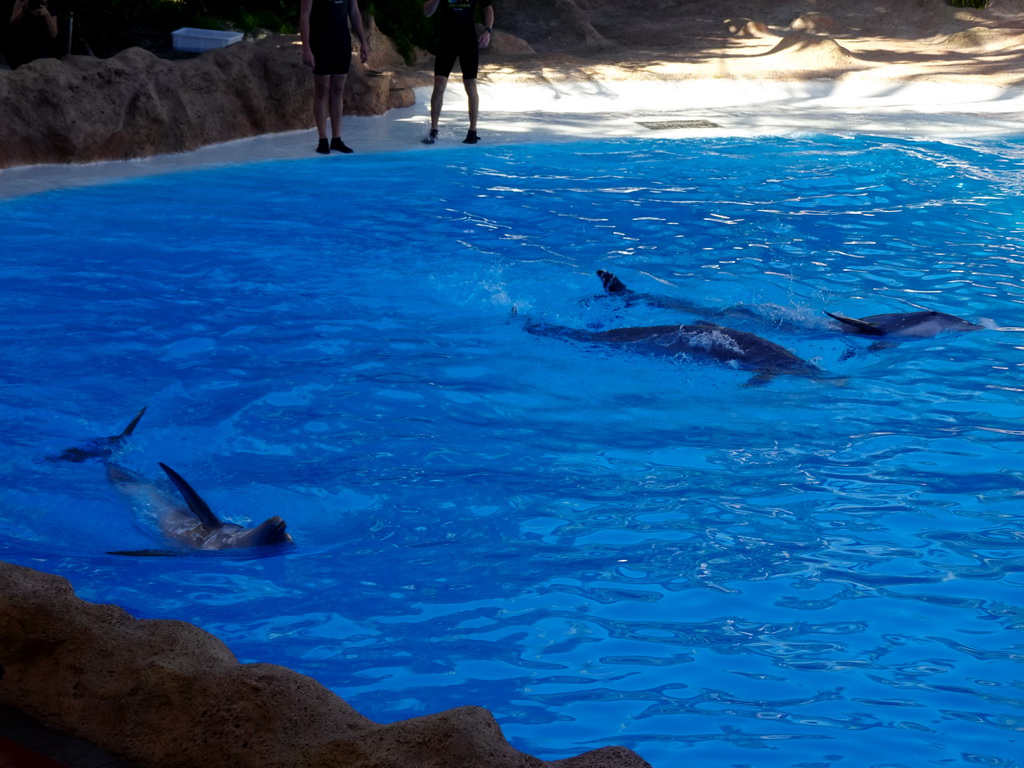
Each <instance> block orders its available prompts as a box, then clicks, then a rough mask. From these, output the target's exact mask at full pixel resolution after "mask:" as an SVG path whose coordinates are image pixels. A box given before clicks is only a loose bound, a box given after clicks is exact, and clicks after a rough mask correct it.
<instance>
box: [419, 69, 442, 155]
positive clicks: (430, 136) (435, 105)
mask: <svg viewBox="0 0 1024 768" xmlns="http://www.w3.org/2000/svg"><path fill="white" fill-rule="evenodd" d="M447 87H448V78H447V77H443V76H442V75H434V90H433V91H432V92H431V94H430V130H429V131H428V132H427V135H426V136H424V137H423V143H424V144H433V143H434V142H435V141H437V126H438V123H439V122H440V120H441V107H442V106H443V105H444V91H445V88H447Z"/></svg>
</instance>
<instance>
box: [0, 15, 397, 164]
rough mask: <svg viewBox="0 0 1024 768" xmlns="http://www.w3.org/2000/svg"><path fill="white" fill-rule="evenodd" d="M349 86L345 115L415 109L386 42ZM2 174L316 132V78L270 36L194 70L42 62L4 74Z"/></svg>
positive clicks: (195, 61) (126, 58)
mask: <svg viewBox="0 0 1024 768" xmlns="http://www.w3.org/2000/svg"><path fill="white" fill-rule="evenodd" d="M370 34H371V35H372V36H373V40H372V42H373V44H374V48H375V49H376V52H375V54H374V58H373V59H372V60H371V61H370V62H369V66H367V67H364V66H362V65H361V64H360V63H359V61H358V58H356V60H355V61H354V62H353V69H352V72H351V74H350V75H349V78H348V83H347V92H346V99H345V101H346V104H345V107H346V112H347V113H349V114H356V115H380V114H384V112H386V111H387V110H389V109H392V108H395V107H407V106H411V105H412V104H413V92H412V87H411V85H412V82H411V80H410V79H409V76H408V75H407V74H405V75H403V74H402V73H401V72H398V71H395V69H389V66H393V67H396V68H397V69H399V70H404V69H405V67H404V63H403V62H402V60H401V57H399V56H398V55H397V53H395V52H394V48H393V46H391V44H390V41H388V40H387V38H386V37H384V36H383V35H381V34H380V33H379V32H377V30H376V28H371V30H370ZM0 75H2V77H0V104H3V105H4V108H3V110H0V136H3V137H4V140H3V142H0V168H7V167H11V166H16V165H32V164H36V163H54V162H58V163H60V162H77V163H81V162H93V161H97V160H127V159H130V158H135V157H148V156H150V155H155V154H164V153H169V152H184V151H188V150H192V149H196V148H198V147H201V146H205V145H207V144H215V143H218V142H222V141H231V140H234V139H240V138H247V137H249V136H257V135H260V134H264V133H275V132H280V131H291V130H298V129H300V128H309V127H310V126H311V125H312V119H313V115H312V107H311V105H312V91H313V78H312V76H311V75H310V73H309V70H308V69H307V68H306V67H305V66H303V64H302V60H301V56H300V48H299V45H298V38H297V37H295V36H288V35H274V36H270V37H267V38H264V39H262V40H259V41H256V42H250V41H245V42H241V43H236V44H235V45H232V46H229V47H227V48H220V49H216V50H213V51H208V52H207V53H204V54H201V55H199V56H196V57H194V58H191V59H185V60H179V61H170V60H166V59H160V58H157V57H156V56H155V55H153V54H152V53H149V52H148V51H145V50H143V49H141V48H129V49H128V50H126V51H122V52H121V53H119V54H118V55H116V56H113V57H112V58H109V59H97V58H93V57H90V56H66V57H64V58H63V59H60V60H57V59H42V60H38V61H34V62H32V63H30V64H26V65H25V66H22V67H19V68H18V69H17V70H15V71H13V72H6V71H5V72H2V73H0Z"/></svg>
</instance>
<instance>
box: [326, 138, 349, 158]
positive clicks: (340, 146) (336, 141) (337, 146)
mask: <svg viewBox="0 0 1024 768" xmlns="http://www.w3.org/2000/svg"><path fill="white" fill-rule="evenodd" d="M331 149H333V150H334V151H335V152H344V153H345V154H346V155H351V154H352V152H353V150H352V149H350V148H348V147H346V146H345V142H344V141H342V140H341V139H340V138H338V137H337V136H335V137H334V138H333V139H331Z"/></svg>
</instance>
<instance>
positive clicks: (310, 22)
mask: <svg viewBox="0 0 1024 768" xmlns="http://www.w3.org/2000/svg"><path fill="white" fill-rule="evenodd" d="M350 21H351V23H352V29H353V30H355V33H356V37H358V38H359V60H360V61H362V62H363V63H364V64H365V63H366V60H367V58H368V57H369V55H370V44H369V43H368V42H367V41H366V33H365V32H364V31H363V17H362V15H361V14H360V13H359V3H358V0H300V3H299V34H300V36H301V37H302V63H303V64H305V65H306V66H307V67H311V68H312V69H313V119H314V120H316V129H317V132H318V133H319V135H320V141H319V143H318V144H317V147H316V151H317V152H319V153H320V154H321V155H327V154H330V152H331V150H332V149H333V150H335V151H337V152H344V153H345V154H350V153H351V152H352V150H351V149H349V148H348V147H347V146H345V142H343V141H342V140H341V115H342V112H343V111H344V103H343V96H344V93H345V80H346V78H347V77H348V70H349V67H350V65H351V63H352V33H351V31H350V30H349V22H350ZM328 115H329V116H330V118H331V141H330V143H329V144H328V142H327V117H328Z"/></svg>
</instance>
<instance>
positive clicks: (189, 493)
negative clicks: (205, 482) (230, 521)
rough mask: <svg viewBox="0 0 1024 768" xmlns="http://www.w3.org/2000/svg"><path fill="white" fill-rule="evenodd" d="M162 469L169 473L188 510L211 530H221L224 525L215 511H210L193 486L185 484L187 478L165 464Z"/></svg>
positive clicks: (161, 465) (161, 464) (161, 466)
mask: <svg viewBox="0 0 1024 768" xmlns="http://www.w3.org/2000/svg"><path fill="white" fill-rule="evenodd" d="M160 468H161V469H162V470H163V471H164V472H166V473H167V476H168V477H169V478H171V482H172V483H174V487H175V488H177V489H178V493H180V494H181V497H182V498H183V499H184V500H185V503H186V504H187V505H188V508H189V509H190V510H192V514H193V515H195V516H196V517H198V518H199V521H200V522H201V523H203V525H208V526H210V527H211V528H220V526H221V525H223V523H221V521H220V520H218V519H217V516H216V515H215V514H213V510H212V509H210V505H209V504H207V503H206V502H205V501H203V498H202V496H200V495H199V494H198V493H196V492H195V490H194V489H193V488H192V486H191V485H189V484H188V483H187V482H185V478H183V477H182V476H181V475H179V474H178V473H177V472H175V471H174V470H173V469H171V468H170V467H168V466H167V465H166V464H164V463H162V462H161V463H160Z"/></svg>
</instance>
